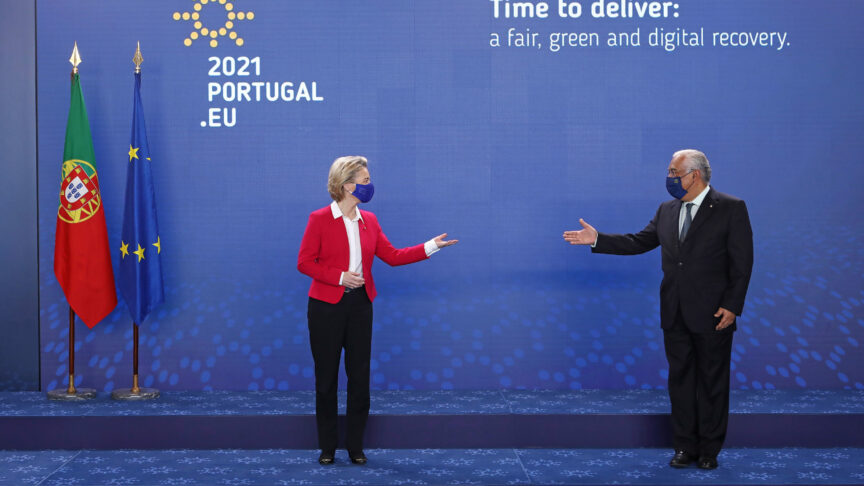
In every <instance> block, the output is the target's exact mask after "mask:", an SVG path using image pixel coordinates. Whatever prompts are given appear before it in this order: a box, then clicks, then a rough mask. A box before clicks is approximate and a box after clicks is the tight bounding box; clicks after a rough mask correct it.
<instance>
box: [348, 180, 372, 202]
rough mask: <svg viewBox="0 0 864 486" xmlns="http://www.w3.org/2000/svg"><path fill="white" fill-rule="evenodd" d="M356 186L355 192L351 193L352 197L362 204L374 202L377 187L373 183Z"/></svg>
mask: <svg viewBox="0 0 864 486" xmlns="http://www.w3.org/2000/svg"><path fill="white" fill-rule="evenodd" d="M356 186H357V187H355V188H354V192H352V193H351V195H352V196H354V197H356V198H357V199H359V200H360V202H362V203H368V202H369V201H371V200H372V196H373V195H374V194H375V186H374V185H373V184H372V183H371V182H370V183H369V184H356Z"/></svg>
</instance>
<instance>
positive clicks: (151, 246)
mask: <svg viewBox="0 0 864 486" xmlns="http://www.w3.org/2000/svg"><path fill="white" fill-rule="evenodd" d="M134 98H135V100H134V104H133V108H132V142H131V143H130V144H129V154H128V155H129V168H128V170H127V172H126V210H125V211H124V213H123V233H122V238H121V240H122V241H121V242H120V278H119V285H120V294H121V295H123V299H124V300H125V301H126V305H127V306H128V307H129V312H130V313H131V314H132V320H133V321H134V322H135V323H137V324H140V323H142V322H144V319H146V318H147V315H148V314H150V311H152V310H153V308H154V307H155V306H156V305H157V304H160V303H162V302H164V301H165V292H164V290H163V286H162V261H161V254H162V239H161V238H160V237H159V224H158V223H157V220H156V197H155V194H154V190H153V172H152V170H151V167H150V165H151V164H152V161H151V160H150V148H149V147H148V146H147V129H146V127H145V125H144V109H143V108H142V106H141V73H140V72H137V73H135V95H134Z"/></svg>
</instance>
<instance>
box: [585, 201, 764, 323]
mask: <svg viewBox="0 0 864 486" xmlns="http://www.w3.org/2000/svg"><path fill="white" fill-rule="evenodd" d="M681 204H682V202H681V201H680V200H678V199H675V200H672V201H667V202H664V203H663V204H661V205H660V208H659V209H658V210H657V214H656V215H655V216H654V219H653V220H651V222H650V223H648V226H646V227H645V229H643V230H642V231H640V232H639V233H636V234H626V235H614V234H607V233H600V234H599V235H598V237H597V245H596V246H595V247H594V248H592V249H591V251H592V252H595V253H610V254H616V255H635V254H638V253H644V252H646V251H649V250H653V249H654V248H656V247H657V246H658V245H659V246H660V248H661V252H662V255H663V257H662V267H663V282H662V283H661V284H660V325H661V326H662V327H663V329H669V328H671V327H672V325H673V324H674V322H675V317H676V315H677V313H678V309H679V308H680V309H681V312H682V314H683V317H684V323H685V324H686V325H687V327H688V328H689V329H690V330H691V331H693V332H697V333H704V332H714V331H715V327H716V325H717V323H718V322H719V318H715V317H714V313H715V312H717V309H718V308H719V307H723V308H724V309H726V310H729V311H732V312H734V313H735V314H736V315H739V316H740V315H741V312H742V311H743V309H744V297H745V296H746V294H747V286H748V285H749V284H750V273H751V272H752V269H753V231H752V229H751V228H750V217H749V215H748V214H747V206H746V205H745V204H744V201H742V200H741V199H738V198H736V197H734V196H730V195H728V194H723V193H722V192H718V191H715V190H714V188H711V189H710V190H709V191H708V194H706V196H705V199H704V200H703V201H702V205H701V206H699V210H698V211H697V212H696V217H695V218H694V219H693V223H692V224H691V226H690V229H689V231H688V232H687V237H686V239H685V240H684V242H683V243H679V242H678V220H679V215H680V212H681ZM728 329H729V330H730V331H734V330H735V324H733V325H732V326H729V328H728Z"/></svg>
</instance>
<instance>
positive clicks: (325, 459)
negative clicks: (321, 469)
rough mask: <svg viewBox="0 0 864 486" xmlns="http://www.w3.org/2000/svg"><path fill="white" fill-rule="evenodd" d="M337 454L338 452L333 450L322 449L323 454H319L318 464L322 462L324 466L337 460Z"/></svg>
mask: <svg viewBox="0 0 864 486" xmlns="http://www.w3.org/2000/svg"><path fill="white" fill-rule="evenodd" d="M335 456H336V454H335V453H333V452H324V451H321V455H320V456H318V464H321V465H322V466H329V465H331V464H333V463H334V462H335V460H336V459H335Z"/></svg>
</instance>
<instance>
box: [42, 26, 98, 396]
mask: <svg viewBox="0 0 864 486" xmlns="http://www.w3.org/2000/svg"><path fill="white" fill-rule="evenodd" d="M69 62H70V63H72V75H71V76H72V78H73V79H74V78H75V75H76V74H78V64H81V56H80V55H79V54H78V42H75V46H74V47H73V48H72V57H70V58H69ZM47 395H48V398H49V399H51V400H64V401H78V400H91V399H93V398H96V390H94V389H93V388H79V389H75V311H74V310H72V306H71V305H70V306H69V386H68V387H67V388H66V389H65V390H63V389H57V390H51V391H49V392H48V394H47Z"/></svg>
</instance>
